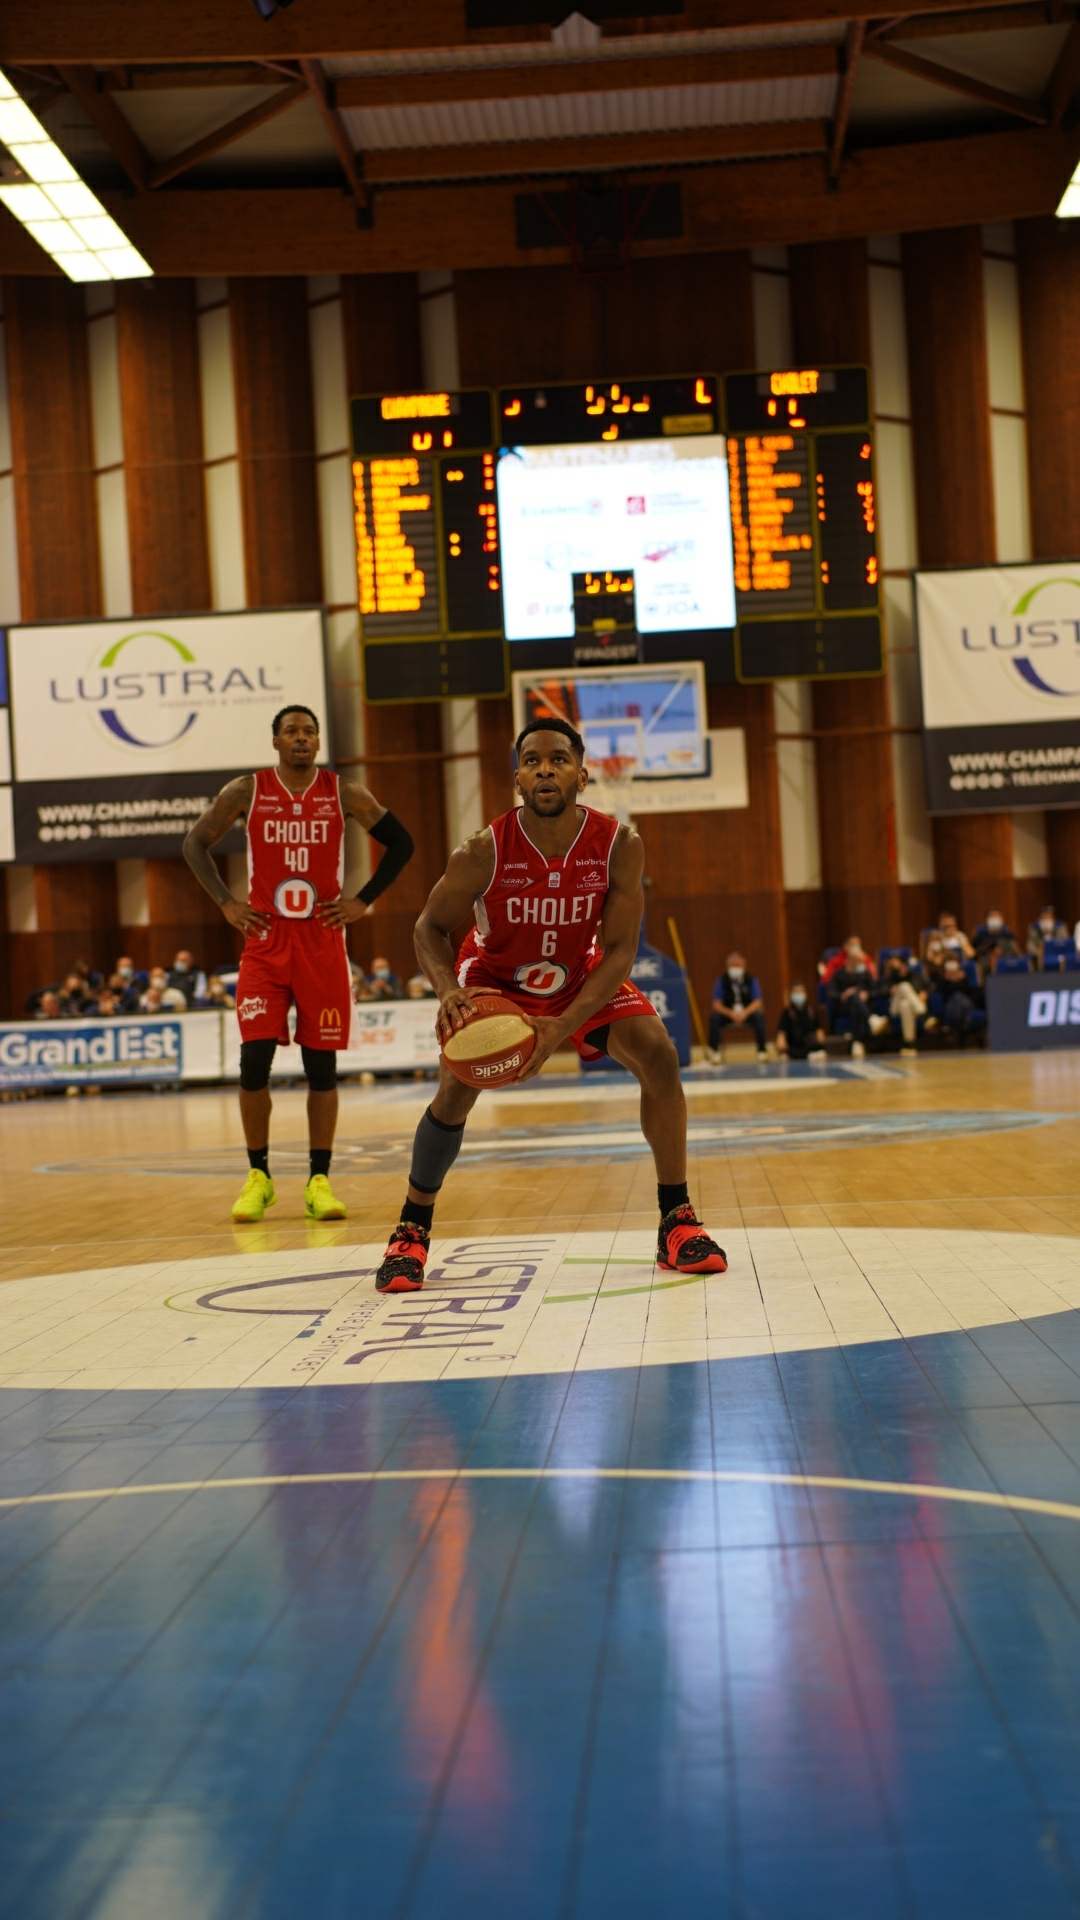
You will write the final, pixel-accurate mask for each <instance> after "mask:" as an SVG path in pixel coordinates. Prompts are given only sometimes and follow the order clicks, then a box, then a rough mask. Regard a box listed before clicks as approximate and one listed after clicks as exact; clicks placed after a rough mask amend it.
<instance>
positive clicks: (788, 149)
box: [364, 120, 828, 184]
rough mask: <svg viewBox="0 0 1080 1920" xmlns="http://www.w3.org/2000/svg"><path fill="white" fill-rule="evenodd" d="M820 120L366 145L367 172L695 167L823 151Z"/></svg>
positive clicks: (378, 176)
mask: <svg viewBox="0 0 1080 1920" xmlns="http://www.w3.org/2000/svg"><path fill="white" fill-rule="evenodd" d="M827 144H828V133H827V128H826V123H825V121H823V120H797V121H795V120H790V121H771V122H769V123H767V124H765V125H760V124H759V125H754V126H751V127H674V128H672V129H670V131H667V132H663V133H614V134H598V135H589V136H585V137H582V138H579V139H573V140H499V141H492V142H491V144H490V145H483V146H460V147H384V148H379V149H377V150H372V149H370V148H369V150H368V152H367V153H366V154H365V155H364V178H365V180H367V181H369V182H371V183H372V184H374V183H375V182H381V181H406V180H468V179H479V178H482V177H484V176H487V177H488V178H492V177H498V176H502V177H503V178H506V177H511V178H521V177H522V176H524V175H527V174H544V175H551V174H568V173H607V172H610V171H611V169H612V168H618V169H626V168H633V169H634V170H635V171H640V169H641V168H642V167H649V166H654V167H669V166H692V165H694V164H695V163H698V162H701V161H706V160H735V159H745V158H750V157H757V156H759V155H761V154H765V153H771V154H772V153H824V152H825V149H826V146H827Z"/></svg>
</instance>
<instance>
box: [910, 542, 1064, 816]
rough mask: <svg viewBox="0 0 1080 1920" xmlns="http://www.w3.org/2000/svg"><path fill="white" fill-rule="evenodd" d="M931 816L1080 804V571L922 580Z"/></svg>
mask: <svg viewBox="0 0 1080 1920" xmlns="http://www.w3.org/2000/svg"><path fill="white" fill-rule="evenodd" d="M915 604H916V614H917V620H918V637H919V667H920V674H921V679H922V700H923V747H924V754H925V762H926V791H927V805H928V807H929V810H930V812H931V813H984V812H994V811H1001V810H1007V811H1009V812H1015V811H1016V810H1017V809H1019V808H1022V807H1048V806H1049V807H1053V806H1075V805H1076V804H1077V802H1078V801H1080V561H1057V562H1046V563H1040V564H1039V565H1028V564H1025V565H1023V566H1007V567H972V568H955V569H949V570H948V571H943V572H940V573H917V574H916V576H915Z"/></svg>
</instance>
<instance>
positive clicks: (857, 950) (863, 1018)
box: [828, 934, 885, 1060]
mask: <svg viewBox="0 0 1080 1920" xmlns="http://www.w3.org/2000/svg"><path fill="white" fill-rule="evenodd" d="M875 978H876V969H875V967H874V963H873V961H872V960H871V958H870V956H869V954H868V953H866V952H864V950H863V945H862V941H861V940H860V939H859V936H858V934H852V936H851V938H850V939H849V940H846V941H845V942H844V952H843V959H842V961H841V964H840V966H838V967H836V968H835V969H832V970H831V971H830V973H829V975H828V983H829V984H828V991H829V1004H830V1006H831V1007H832V1011H833V1021H834V1024H835V1021H836V1020H837V1019H838V1018H841V1019H844V1020H846V1021H847V1023H848V1025H849V1027H850V1028H851V1051H852V1053H853V1054H854V1056H855V1058H856V1060H862V1059H864V1058H865V1056H866V1036H867V1034H868V1033H871V1032H877V1031H880V1030H881V1028H882V1027H883V1026H884V1024H885V1022H884V1018H883V1016H882V1015H874V1016H871V1013H870V995H871V993H872V992H873V989H874V982H875ZM872 1021H873V1024H872Z"/></svg>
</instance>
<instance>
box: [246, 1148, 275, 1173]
mask: <svg viewBox="0 0 1080 1920" xmlns="http://www.w3.org/2000/svg"><path fill="white" fill-rule="evenodd" d="M269 1155H270V1149H269V1147H249V1148H248V1165H249V1166H250V1167H258V1169H259V1172H260V1173H265V1175H266V1177H267V1179H268V1180H269V1178H270V1160H269Z"/></svg>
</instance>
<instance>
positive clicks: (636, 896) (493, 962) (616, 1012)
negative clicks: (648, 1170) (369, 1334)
mask: <svg viewBox="0 0 1080 1920" xmlns="http://www.w3.org/2000/svg"><path fill="white" fill-rule="evenodd" d="M517 753H518V769H517V774H516V777H515V785H516V788H517V791H518V793H519V794H520V795H521V798H522V801H523V805H522V807H521V808H520V809H518V808H514V809H513V810H512V811H511V812H510V813H504V814H503V815H502V816H501V817H500V818H499V819H498V820H495V821H493V823H492V825H491V826H490V827H486V828H485V829H484V830H483V832H482V833H475V834H473V835H472V837H471V838H470V839H468V840H466V842H465V843H464V845H463V846H461V847H458V848H457V850H456V852H454V853H453V854H452V855H451V857H450V863H449V865H448V867H447V870H446V873H445V875H444V876H443V878H442V879H441V880H440V881H439V883H438V885H437V886H436V887H435V888H434V889H433V891H432V893H431V896H430V898H429V900H428V903H427V905H426V907H425V908H424V911H423V913H422V914H421V916H420V918H419V920H418V921H417V924H416V934H415V941H416V952H417V957H418V959H419V962H420V965H421V967H422V969H423V971H424V973H425V974H426V975H427V977H428V979H429V980H430V981H431V983H432V985H433V986H434V988H435V990H436V992H437V993H438V995H439V1012H438V1019H437V1028H438V1034H439V1040H440V1042H441V1044H442V1045H443V1046H444V1047H445V1045H446V1043H447V1041H448V1040H449V1039H450V1038H451V1036H452V1035H453V1034H454V1033H457V1032H460V1031H461V1029H462V1028H463V1027H464V1026H465V1024H466V1022H467V1020H468V1018H469V1015H470V1011H471V1009H472V1006H473V1002H474V999H475V997H476V995H477V994H482V993H485V992H488V993H490V992H493V991H494V992H496V993H498V994H501V995H502V996H503V997H504V998H505V999H507V1000H510V1001H512V1002H513V1003H514V1005H515V1006H517V1007H519V1008H520V1009H521V1011H522V1013H523V1014H524V1016H525V1018H526V1019H527V1021H528V1024H529V1025H530V1026H531V1027H532V1028H533V1029H534V1031H535V1033H536V1045H535V1048H534V1050H533V1052H532V1054H531V1055H530V1057H529V1060H528V1063H527V1065H526V1067H525V1069H524V1071H523V1072H521V1073H520V1074H519V1075H518V1078H519V1080H529V1079H531V1078H532V1077H533V1076H534V1075H535V1074H537V1073H539V1071H540V1069H541V1067H542V1066H543V1064H544V1062H545V1060H547V1059H549V1058H550V1056H551V1055H552V1054H553V1053H555V1052H556V1051H557V1050H558V1049H559V1048H560V1047H562V1046H563V1045H564V1044H565V1043H566V1041H567V1040H569V1041H571V1042H572V1044H573V1045H574V1047H575V1048H576V1049H577V1052H578V1054H579V1055H580V1056H581V1057H582V1058H583V1059H596V1057H597V1056H598V1055H599V1054H608V1055H610V1057H611V1058H612V1059H613V1060H618V1061H619V1062H620V1064H621V1065H622V1066H624V1067H628V1068H629V1070H630V1072H631V1073H632V1074H633V1075H634V1077H635V1079H636V1080H637V1081H638V1082H639V1084H640V1087H641V1130H642V1133H643V1134H644V1135H645V1138H646V1140H647V1141H648V1143H649V1145H650V1147H651V1148H652V1152H653V1159H654V1161H655V1162H656V1178H657V1195H658V1200H659V1206H660V1234H659V1245H658V1248H657V1260H658V1263H659V1264H660V1266H662V1267H664V1268H665V1269H666V1270H667V1271H668V1272H674V1273H724V1272H725V1271H726V1269H727V1260H726V1257H725V1255H724V1253H723V1252H722V1250H721V1249H720V1248H719V1247H718V1246H717V1245H716V1242H715V1241H714V1240H711V1239H710V1238H709V1236H708V1234H707V1233H706V1232H705V1231H704V1229H703V1227H702V1225H701V1223H700V1221H699V1220H698V1218H697V1215H696V1214H695V1212H694V1209H693V1207H692V1206H691V1204H690V1196H689V1193H688V1191H687V1185H686V1101H685V1098H684V1096H683V1090H682V1081H681V1079H680V1076H679V1061H678V1056H677V1054H676V1052H675V1048H674V1046H673V1045H672V1043H671V1040H670V1039H669V1037H668V1034H667V1032H666V1030H665V1028H664V1024H663V1022H662V1021H661V1020H660V1018H659V1016H658V1015H657V1014H656V1012H655V1011H654V1009H653V1008H652V1006H651V1005H650V1003H649V1001H648V1000H647V999H646V998H645V995H644V994H643V993H640V992H639V991H638V989H637V987H635V986H632V985H631V984H630V982H629V979H628V975H629V972H630V969H631V967H632V965H633V962H634V956H635V954H636V953H637V944H638V932H639V929H640V926H641V916H642V912H643V909H644V896H643V894H642V890H641V874H642V868H643V865H644V850H643V848H642V844H641V841H640V839H639V838H638V835H637V834H636V833H635V832H634V830H633V828H632V827H625V826H620V825H619V824H618V822H617V821H615V820H613V819H611V817H610V816H609V815H608V814H605V813H597V812H595V811H594V810H593V809H592V808H591V807H585V806H580V805H579V804H578V799H579V796H580V795H581V794H583V793H584V791H585V789H586V787H587V785H588V780H589V776H588V773H587V771H586V769H585V765H584V760H585V744H584V742H583V740H582V738H581V735H580V734H579V733H578V732H577V731H576V730H575V729H574V728H573V727H572V726H570V725H569V723H568V722H567V721H565V720H544V721H541V722H537V723H536V724H535V725H533V726H529V727H526V728H524V730H523V731H522V733H521V734H520V735H519V736H518V740H517ZM556 903H557V904H556ZM470 913H471V914H474V915H475V920H476V924H475V927H474V928H473V931H472V932H471V933H470V934H469V936H468V938H467V939H466V941H465V943H464V945H463V946H462V948H461V951H460V953H459V954H458V956H457V960H456V962H455V958H454V951H453V948H452V946H451V944H450V932H451V929H452V928H454V927H458V926H460V925H461V923H462V921H463V920H466V919H468V917H469V915H470ZM478 1091H479V1090H478V1089H477V1088H475V1087H471V1086H465V1085H463V1084H462V1082H461V1081H460V1080H459V1079H457V1078H456V1077H455V1075H454V1074H453V1073H452V1072H451V1071H450V1069H449V1067H448V1066H447V1063H446V1060H445V1059H444V1060H443V1062H442V1066H441V1071H440V1076H439V1090H438V1092H437V1094H436V1095H435V1098H434V1100H433V1101H432V1102H431V1105H430V1106H429V1107H428V1109H427V1112H426V1113H425V1114H424V1116H423V1119H422V1120H421V1122H420V1125H419V1126H418V1127H417V1130H416V1137H415V1140H414V1142H413V1155H412V1168H411V1171H410V1174H409V1189H408V1197H407V1199H406V1202H405V1205H404V1207H403V1208H402V1212H401V1220H400V1223H399V1225H398V1226H397V1227H396V1228H395V1230H394V1232H393V1233H392V1235H391V1237H390V1244H389V1246H388V1247H387V1249H386V1256H385V1258H384V1260H383V1263H382V1266H381V1267H380V1268H379V1271H378V1274H377V1275H376V1279H375V1285H376V1287H377V1288H378V1289H379V1292H380V1293H413V1292H416V1291H417V1290H418V1289H419V1288H420V1287H422V1286H423V1284H424V1263H425V1261H426V1259H427V1255H428V1247H429V1244H430V1235H431V1224H432V1219H433V1216H434V1210H435V1200H436V1196H437V1194H438V1192H439V1189H440V1188H441V1186H442V1184H443V1181H444V1180H445V1178H446V1176H447V1174H448V1173H449V1171H450V1168H451V1167H452V1166H453V1164H454V1161H455V1160H456V1159H457V1156H458V1153H459V1151H460V1148H461V1140H462V1135H463V1133H464V1131H465V1122H466V1120H467V1119H468V1117H469V1114H470V1112H471V1111H472V1108H473V1105H474V1104H475V1101H476V1098H477V1093H478Z"/></svg>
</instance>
